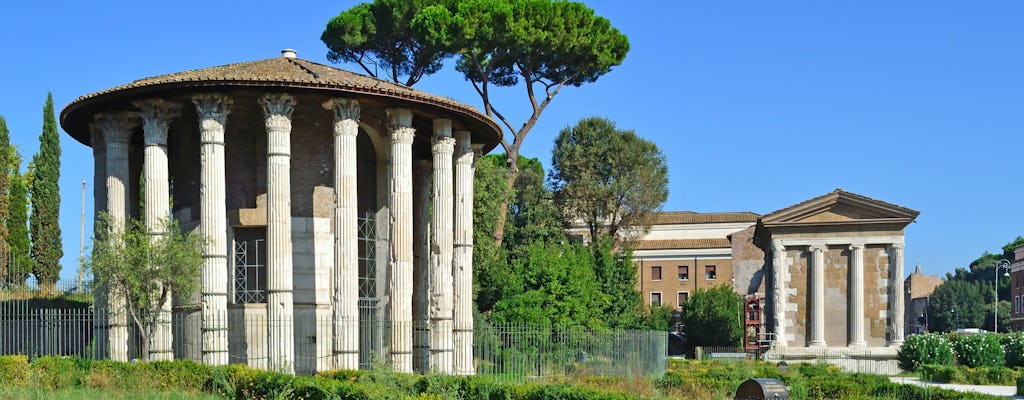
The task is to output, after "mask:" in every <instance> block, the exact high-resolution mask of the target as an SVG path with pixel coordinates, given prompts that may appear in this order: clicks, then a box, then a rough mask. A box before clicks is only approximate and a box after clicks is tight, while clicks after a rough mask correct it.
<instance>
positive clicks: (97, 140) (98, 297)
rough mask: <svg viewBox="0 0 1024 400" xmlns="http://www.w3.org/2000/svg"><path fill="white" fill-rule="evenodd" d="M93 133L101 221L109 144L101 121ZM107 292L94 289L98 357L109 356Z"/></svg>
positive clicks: (95, 191) (97, 209) (95, 215)
mask: <svg viewBox="0 0 1024 400" xmlns="http://www.w3.org/2000/svg"><path fill="white" fill-rule="evenodd" d="M89 130H90V131H91V133H92V136H91V141H90V144H91V145H92V159H93V185H92V186H93V187H92V199H93V221H99V220H100V216H101V215H102V213H104V212H106V210H107V144H106V143H105V142H104V140H103V129H102V128H100V125H99V123H92V124H90V125H89ZM99 228H100V225H99V224H93V234H94V235H97V236H98V235H99V234H100V233H101V232H100V231H99ZM107 298H108V296H107V293H106V290H104V289H103V288H96V290H93V301H94V304H96V311H97V318H95V319H94V320H93V340H94V342H95V344H96V346H95V348H94V349H93V356H94V357H96V358H97V359H103V358H107V345H108V344H109V343H110V337H109V336H108V333H109V332H108V329H110V325H109V323H108V321H107V320H106V318H105V317H106V315H104V314H105V313H107V312H108V310H107Z"/></svg>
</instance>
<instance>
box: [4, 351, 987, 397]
mask: <svg viewBox="0 0 1024 400" xmlns="http://www.w3.org/2000/svg"><path fill="white" fill-rule="evenodd" d="M1000 373H1001V372H1000ZM990 374H991V373H990ZM996 374H998V373H996ZM754 377H759V378H763V377H768V378H774V379H778V380H780V381H782V382H783V383H784V384H785V385H786V386H787V387H788V388H789V390H790V394H791V398H793V399H901V400H907V399H909V400H916V399H950V400H960V399H963V400H967V399H976V400H994V399H998V398H999V397H996V396H988V395H980V394H972V393H959V392H953V391H949V390H942V389H937V388H923V387H919V386H912V385H901V384H895V383H891V382H889V380H888V378H887V377H884V376H878V375H865V374H847V373H842V372H840V371H839V369H838V368H836V367H833V366H826V365H820V364H794V365H792V366H791V367H790V368H789V370H787V371H785V372H784V371H782V370H780V369H778V368H777V367H776V366H775V365H774V364H770V363H764V362H747V361H744V362H728V363H725V362H716V361H704V362H694V361H676V360H672V361H670V362H669V371H668V372H667V373H666V374H665V375H664V376H663V377H661V378H644V377H638V378H613V377H597V376H576V377H563V378H555V379H530V380H528V381H526V382H520V383H513V382H509V381H505V380H503V379H502V378H503V377H501V376H472V377H458V376H441V375H409V374H399V373H394V372H388V371H329V372H325V373H321V374H319V375H316V376H311V377H294V376H289V375H284V374H279V373H274V372H267V371H259V370H254V369H251V368H248V367H245V366H242V365H237V364H232V365H227V366H223V367H209V366H205V365H201V364H197V363H194V362H191V361H180V360H179V361H173V362H167V361H159V362H150V363H137V364H134V363H118V362H111V361H90V360H85V359H80V358H67V357H42V358H38V359H35V360H32V362H31V363H30V362H29V361H28V359H27V358H26V357H25V356H0V397H3V398H46V399H53V398H57V399H60V398H86V399H89V398H96V399H100V398H102V399H120V398H132V399H135V398H144V399H179V398H180V399H206V398H226V399H367V400H369V399H507V400H520V399H522V400H527V399H529V400H547V399H552V400H553V399H597V400H601V399H609V400H632V399H637V400H639V399H656V400H662V399H680V398H681V399H731V398H732V396H733V394H734V393H735V391H736V388H737V387H738V386H739V384H740V383H742V382H743V381H745V380H747V379H750V378H754Z"/></svg>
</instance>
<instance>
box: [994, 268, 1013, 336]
mask: <svg viewBox="0 0 1024 400" xmlns="http://www.w3.org/2000/svg"><path fill="white" fill-rule="evenodd" d="M1009 268H1010V262H1009V261H1006V259H1002V260H999V262H997V263H996V268H995V271H996V285H995V289H996V301H995V303H996V306H995V314H994V315H995V318H993V321H992V328H993V329H992V330H993V331H995V332H996V333H998V332H999V270H1000V269H1009ZM1005 274H1006V276H1010V273H1009V272H1005Z"/></svg>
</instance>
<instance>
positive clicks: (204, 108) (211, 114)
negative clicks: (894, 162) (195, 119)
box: [192, 93, 234, 128]
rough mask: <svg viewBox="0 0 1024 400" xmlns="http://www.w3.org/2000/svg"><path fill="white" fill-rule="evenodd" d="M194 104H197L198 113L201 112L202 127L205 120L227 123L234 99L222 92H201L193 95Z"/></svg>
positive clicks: (221, 123) (200, 121)
mask: <svg viewBox="0 0 1024 400" xmlns="http://www.w3.org/2000/svg"><path fill="white" fill-rule="evenodd" d="M192 104H195V106H196V113H198V114H199V123H200V127H201V128H202V127H203V126H202V124H203V121H205V120H212V121H215V122H217V123H219V124H220V125H222V126H223V125H225V124H227V122H228V114H230V113H231V106H232V105H234V101H233V100H231V98H230V97H228V96H225V95H223V94H220V93H201V94H197V95H195V96H192Z"/></svg>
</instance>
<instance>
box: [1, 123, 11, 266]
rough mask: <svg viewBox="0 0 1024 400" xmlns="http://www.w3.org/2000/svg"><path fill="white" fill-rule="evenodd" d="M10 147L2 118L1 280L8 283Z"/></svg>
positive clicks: (8, 134) (9, 252)
mask: <svg viewBox="0 0 1024 400" xmlns="http://www.w3.org/2000/svg"><path fill="white" fill-rule="evenodd" d="M10 147H11V138H10V131H8V130H7V120H5V119H4V117H3V116H0V166H3V168H4V170H3V171H2V173H0V280H3V281H7V280H8V278H9V277H10V271H9V270H8V265H9V264H10V259H11V255H12V254H13V253H11V251H10V250H11V248H10V243H11V242H10V238H9V236H10V235H9V234H8V232H7V221H8V219H9V214H8V208H7V204H8V199H9V197H8V196H10V194H9V192H10V183H9V181H8V177H7V165H8V164H10V161H9V160H8V159H7V158H8V154H9V152H8V151H7V150H8V148H10Z"/></svg>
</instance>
